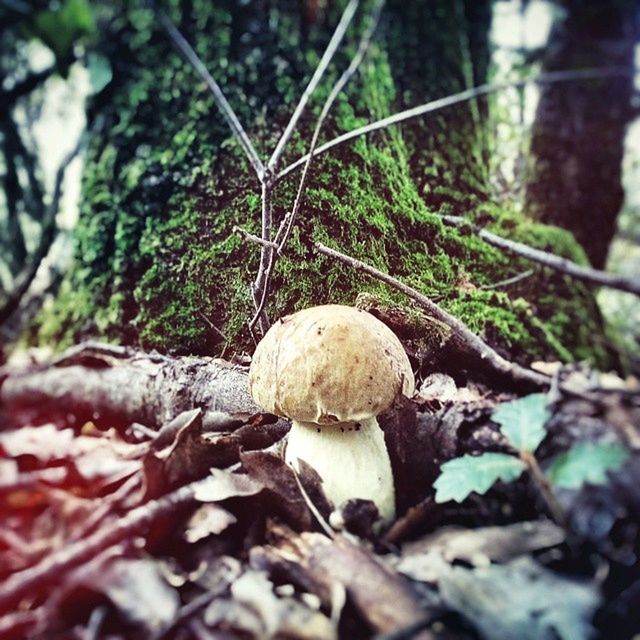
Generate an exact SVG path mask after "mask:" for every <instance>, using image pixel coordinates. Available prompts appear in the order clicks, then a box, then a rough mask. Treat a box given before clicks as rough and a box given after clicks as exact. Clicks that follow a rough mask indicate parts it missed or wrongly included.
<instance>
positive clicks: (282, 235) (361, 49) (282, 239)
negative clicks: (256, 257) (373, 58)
mask: <svg viewBox="0 0 640 640" xmlns="http://www.w3.org/2000/svg"><path fill="white" fill-rule="evenodd" d="M384 3H385V0H378V2H377V3H376V6H375V7H374V9H373V11H372V13H371V16H370V23H369V27H368V28H367V30H366V31H365V33H364V34H363V35H362V38H361V39H360V43H359V45H358V50H357V51H356V54H355V56H354V57H353V59H352V60H351V62H350V64H349V66H348V67H347V68H346V69H345V71H344V73H343V74H342V75H341V76H340V78H339V79H338V81H337V82H336V83H335V85H334V86H333V89H331V93H329V96H328V97H327V99H326V101H325V103H324V105H323V107H322V111H321V112H320V116H319V117H318V122H317V123H316V128H315V130H314V132H313V137H312V138H311V144H310V145H309V151H308V153H307V161H306V162H305V164H304V168H303V169H302V177H301V178H300V183H299V184H298V192H297V193H296V198H295V200H294V203H293V207H292V208H291V211H290V212H289V213H288V214H287V215H286V216H285V218H284V220H283V221H282V224H281V225H280V228H279V229H278V233H277V234H276V240H275V241H276V243H277V244H278V253H282V250H283V249H284V246H285V244H286V243H287V240H288V239H289V234H290V233H291V229H292V227H293V223H294V220H295V217H296V215H297V214H298V209H299V208H300V203H301V202H302V198H303V197H304V192H305V187H306V181H307V174H308V172H309V167H310V166H311V161H312V160H313V152H314V151H315V149H316V146H317V145H318V138H319V137H320V131H321V130H322V126H323V125H324V121H325V120H326V118H327V116H328V115H329V111H330V110H331V107H332V106H333V103H334V102H335V101H336V98H337V97H338V96H339V95H340V92H341V91H342V90H343V89H344V88H345V86H346V84H347V82H349V80H350V79H351V78H352V77H353V75H354V74H355V72H356V71H357V70H358V67H359V66H360V63H361V62H362V60H363V58H364V56H365V54H366V53H367V50H368V49H369V45H370V44H371V40H372V38H373V34H374V33H375V30H376V28H377V26H378V22H379V20H380V13H381V12H382V7H383V6H384Z"/></svg>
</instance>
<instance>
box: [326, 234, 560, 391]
mask: <svg viewBox="0 0 640 640" xmlns="http://www.w3.org/2000/svg"><path fill="white" fill-rule="evenodd" d="M314 247H315V248H316V250H317V251H318V252H319V253H322V254H324V255H326V256H329V257H330V258H335V259H336V260H340V261H341V262H344V263H345V264H348V265H349V266H351V267H353V268H354V269H358V270H359V271H362V272H364V273H366V274H368V275H370V276H373V277H374V278H377V279H378V280H381V281H382V282H384V283H386V284H388V285H389V286H391V287H393V288H394V289H397V290H398V291H402V293H404V294H405V295H406V296H407V297H409V298H411V299H412V300H413V301H414V302H416V303H418V304H419V305H420V306H421V307H423V308H424V309H425V310H426V311H427V312H428V313H429V315H431V316H432V317H434V318H435V319H436V320H439V321H440V322H444V323H445V324H446V325H447V326H448V327H450V328H451V329H452V330H453V339H455V340H456V341H457V342H458V343H459V346H460V347H461V348H462V349H464V350H466V351H467V352H469V353H470V354H473V355H475V356H476V357H477V358H479V359H480V360H482V361H483V362H485V363H486V364H488V365H489V366H490V367H491V368H492V369H493V370H494V371H496V372H497V373H500V374H502V375H504V376H506V377H508V378H510V379H511V380H513V381H514V382H520V383H527V384H531V385H535V386H536V387H548V386H549V383H550V379H549V378H548V377H547V376H545V375H542V374H540V373H536V372H535V371H532V370H531V369H526V368H525V367H521V366H520V365H519V364H517V363H515V362H509V361H508V360H506V359H505V358H503V357H502V356H501V355H500V354H499V353H497V352H496V351H495V350H494V349H492V348H491V347H490V346H489V345H488V344H487V343H486V342H484V340H482V338H480V337H479V336H477V335H476V334H475V333H473V332H472V331H471V330H470V329H469V328H468V327H467V326H466V325H465V324H464V323H462V322H461V321H460V320H458V319H457V318H455V317H454V316H452V315H451V314H450V313H447V312H446V311H445V310H444V309H442V308H441V307H439V306H438V305H437V304H436V303H435V302H433V301H432V300H430V299H429V298H428V297H427V296H425V295H423V294H422V293H420V292H419V291H416V290H415V289H413V288H412V287H410V286H408V285H406V284H404V283H403V282H400V281H399V280H396V279H395V278H394V277H392V276H390V275H389V274H387V273H383V272H382V271H379V270H378V269H376V268H374V267H372V266H370V265H368V264H366V263H364V262H361V261H360V260H357V259H356V258H352V257H351V256H348V255H346V254H344V253H341V252H340V251H336V250H335V249H331V248H329V247H327V246H325V245H323V244H322V243H320V242H315V243H314Z"/></svg>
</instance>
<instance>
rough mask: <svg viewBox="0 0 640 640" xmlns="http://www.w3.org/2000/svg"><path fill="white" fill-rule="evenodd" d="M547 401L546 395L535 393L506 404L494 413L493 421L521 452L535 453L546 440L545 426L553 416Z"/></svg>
mask: <svg viewBox="0 0 640 640" xmlns="http://www.w3.org/2000/svg"><path fill="white" fill-rule="evenodd" d="M546 400H547V396H546V394H544V393H534V394H532V395H530V396H525V397H524V398H519V399H518V400H513V401H512V402H505V403H504V404H501V405H500V406H499V407H498V408H497V409H496V410H495V411H494V412H493V418H492V419H493V421H494V422H497V423H498V424H499V425H500V427H501V429H502V433H503V434H504V435H505V436H506V437H507V438H509V440H510V441H511V444H513V446H514V447H515V448H516V449H518V450H519V451H528V452H529V453H533V452H534V451H535V450H536V449H537V448H538V445H539V444H540V443H541V442H542V440H543V439H544V436H545V435H546V431H545V428H544V424H545V422H546V421H547V420H548V419H549V416H550V415H551V414H550V413H549V410H548V409H547V407H546Z"/></svg>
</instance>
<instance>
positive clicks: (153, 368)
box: [0, 344, 259, 427]
mask: <svg viewBox="0 0 640 640" xmlns="http://www.w3.org/2000/svg"><path fill="white" fill-rule="evenodd" d="M97 347H101V345H99V344H98V345H96V344H91V345H86V346H85V347H84V348H82V347H74V348H72V349H71V350H70V351H69V352H67V357H66V358H65V357H59V358H58V359H57V361H55V362H54V363H48V364H43V365H37V366H36V367H32V368H27V369H18V370H15V369H14V368H12V367H11V366H7V367H5V368H4V369H2V370H0V381H1V385H2V386H0V402H1V403H2V406H3V410H4V411H5V412H7V413H8V414H10V415H12V416H13V417H14V418H16V419H17V421H18V422H21V421H23V420H22V416H24V417H25V418H27V419H29V420H30V419H33V418H34V414H35V417H37V416H41V417H44V418H47V417H49V418H50V417H51V416H52V415H59V414H60V412H62V413H63V415H65V414H66V413H73V414H75V415H77V416H78V417H79V418H80V419H83V418H84V419H87V420H89V419H93V420H94V421H96V420H98V421H100V420H102V421H103V422H108V423H120V424H130V423H131V422H139V423H142V424H144V425H147V426H153V427H156V426H158V425H161V424H164V423H166V422H168V421H169V420H171V419H172V418H174V417H175V416H176V415H178V414H179V413H181V412H182V411H187V410H190V409H193V408H200V409H202V411H203V421H204V422H205V424H206V423H207V419H208V416H215V415H216V414H217V413H219V412H226V413H230V414H233V413H258V412H259V408H258V407H257V406H256V405H255V404H254V402H253V401H252V400H251V397H250V395H249V389H248V385H247V374H246V371H244V370H242V369H240V368H239V367H237V366H233V365H231V364H230V363H225V362H223V361H220V360H217V359H214V358H206V357H193V356H178V357H173V358H172V357H168V356H161V355H159V354H155V355H152V354H145V353H143V352H137V351H135V350H133V349H122V348H120V349H113V348H109V347H110V346H109V345H102V348H97Z"/></svg>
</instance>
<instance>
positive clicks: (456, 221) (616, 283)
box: [442, 216, 640, 296]
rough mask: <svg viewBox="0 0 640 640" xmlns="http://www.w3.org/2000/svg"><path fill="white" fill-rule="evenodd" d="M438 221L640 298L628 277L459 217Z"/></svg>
mask: <svg viewBox="0 0 640 640" xmlns="http://www.w3.org/2000/svg"><path fill="white" fill-rule="evenodd" d="M442 221H443V222H444V223H445V224H447V225H449V226H453V227H463V228H469V229H471V230H472V231H473V232H474V233H475V234H476V235H477V236H478V237H479V238H481V239H482V240H484V241H485V242H486V243H487V244H490V245H492V246H494V247H498V248H499V249H504V250H505V251H509V252H511V253H515V254H516V255H519V256H521V257H523V258H526V259H527V260H531V261H532V262H537V263H539V264H542V265H544V266H545V267H549V268H551V269H555V270H556V271H560V272H561V273H565V274H567V275H569V276H571V277H572V278H576V279H577V280H583V281H584V282H589V283H590V284H596V285H602V286H603V287H609V288H611V289H618V290H620V291H626V292H627V293H633V294H635V295H637V296H640V282H637V281H634V280H631V278H625V277H624V276H621V275H616V274H613V273H606V272H604V271H598V270H597V269H592V268H590V267H583V266H582V265H579V264H576V263H575V262H572V261H571V260H569V259H568V258H562V257H560V256H556V255H554V254H553V253H548V252H547V251H542V250H541V249H535V248H533V247H530V246H528V245H526V244H522V243H521V242H515V241H514V240H507V239H506V238H502V237H500V236H497V235H496V234H495V233H491V232H490V231H486V230H485V229H482V228H480V227H476V226H475V225H473V224H471V223H470V222H469V221H468V220H465V219H464V218H460V217H459V216H442Z"/></svg>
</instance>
